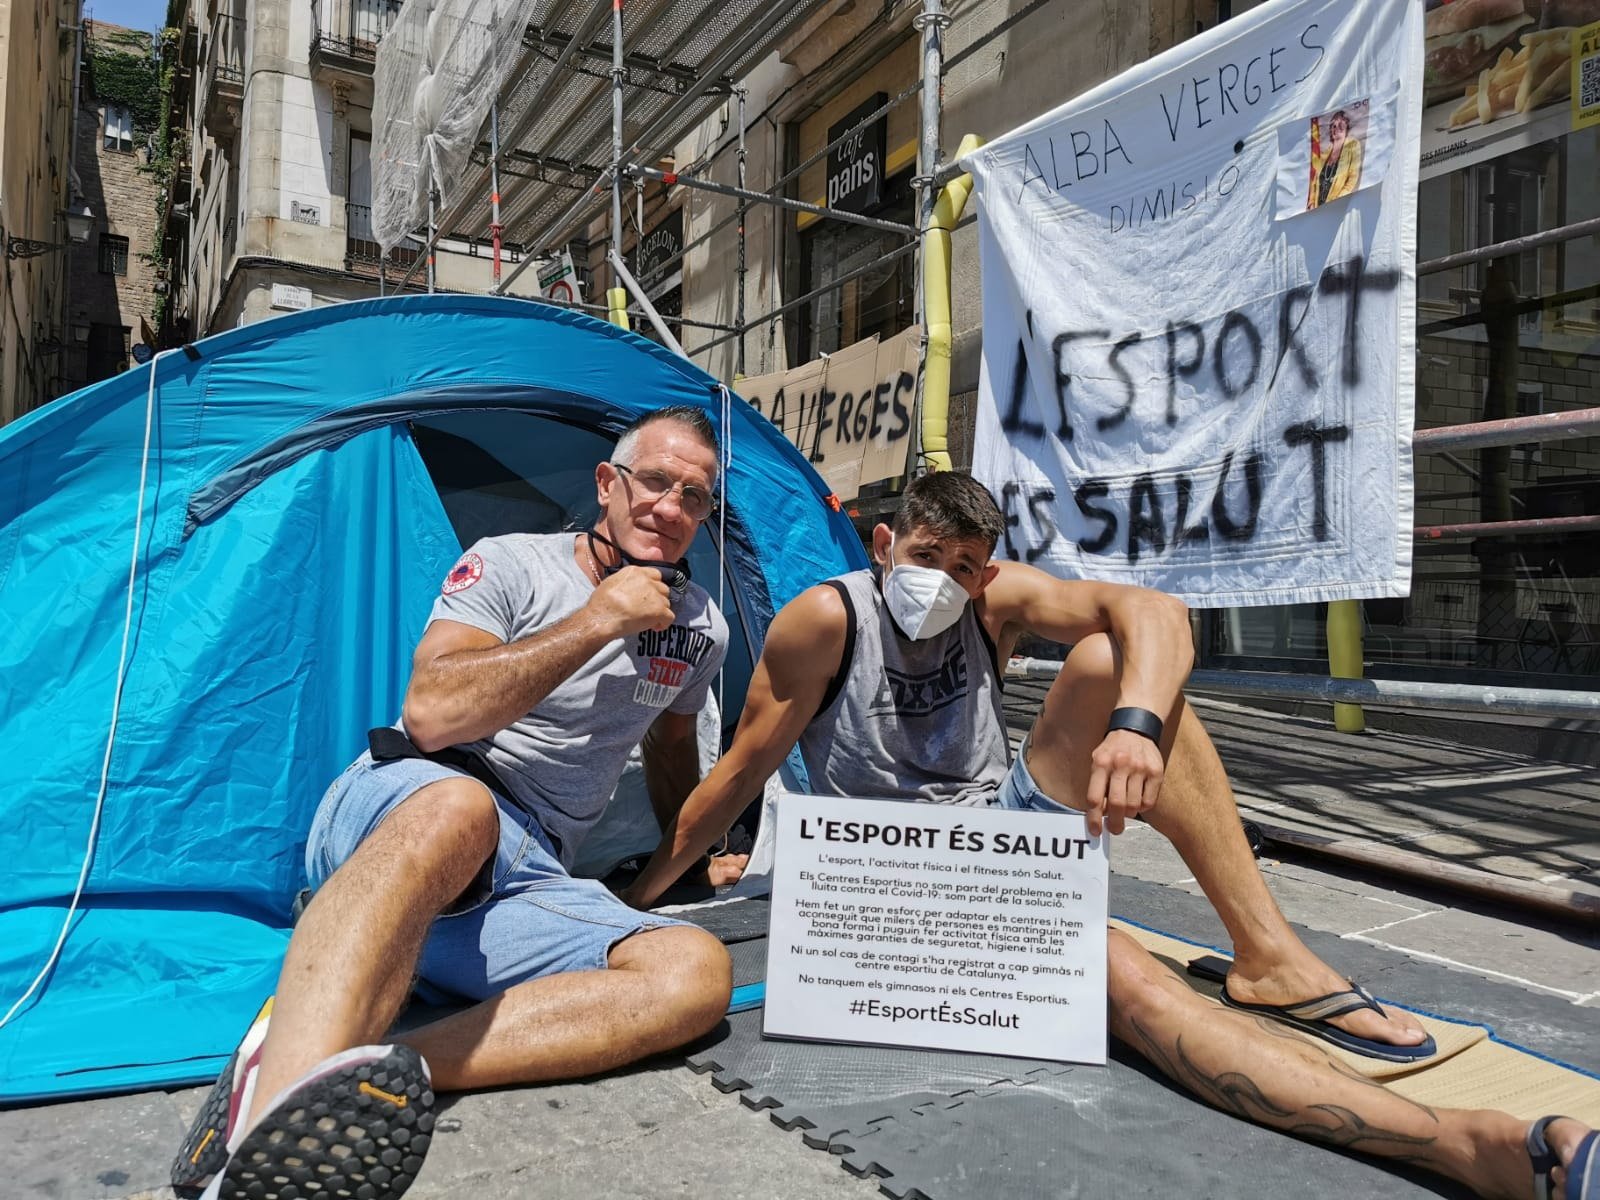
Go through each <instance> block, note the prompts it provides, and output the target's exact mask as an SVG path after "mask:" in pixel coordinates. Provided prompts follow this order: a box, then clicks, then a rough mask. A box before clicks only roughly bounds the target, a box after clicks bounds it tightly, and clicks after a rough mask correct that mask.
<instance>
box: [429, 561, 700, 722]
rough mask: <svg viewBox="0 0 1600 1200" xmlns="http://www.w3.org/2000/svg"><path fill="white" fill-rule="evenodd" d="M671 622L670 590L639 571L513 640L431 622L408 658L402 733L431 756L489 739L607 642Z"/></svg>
mask: <svg viewBox="0 0 1600 1200" xmlns="http://www.w3.org/2000/svg"><path fill="white" fill-rule="evenodd" d="M671 624H672V603H671V593H670V592H669V591H668V590H667V585H666V584H665V583H663V582H662V581H661V577H660V575H658V574H657V573H656V572H654V571H649V570H645V569H643V568H639V567H625V568H624V569H622V570H621V571H618V572H617V573H616V574H614V575H611V576H609V577H607V579H606V580H605V582H604V583H602V584H600V586H599V587H597V588H595V591H594V595H593V596H591V597H590V598H589V601H588V603H586V604H585V605H584V606H583V607H582V608H581V609H579V610H578V611H577V612H575V613H573V614H572V615H571V616H570V617H567V618H566V619H565V620H562V621H557V622H556V623H555V624H554V625H551V626H550V627H548V628H546V629H541V630H540V631H539V632H538V633H535V634H533V635H532V636H531V637H525V638H521V639H519V640H517V641H515V642H510V643H507V642H502V641H501V640H500V639H499V638H497V637H495V636H494V634H492V633H488V632H486V631H485V630H482V629H477V628H474V627H473V626H471V625H463V624H461V623H460V622H458V621H447V620H439V621H434V622H433V623H432V624H431V625H429V626H428V629H427V632H426V633H424V634H423V635H422V641H420V642H419V643H417V652H416V654H415V655H414V656H413V658H412V664H411V683H410V685H409V686H408V687H407V688H406V699H405V707H404V708H403V710H402V714H403V719H404V721H405V727H406V732H407V734H408V735H409V736H410V737H411V740H412V741H413V742H415V743H416V745H417V748H418V749H420V750H423V751H425V752H430V753H431V752H432V751H434V750H442V749H443V748H444V747H446V746H455V745H459V744H460V743H462V742H475V741H477V740H478V739H479V738H486V737H489V736H490V735H491V734H494V733H498V732H499V731H500V730H502V729H504V728H505V727H506V726H508V725H510V724H511V723H512V722H513V721H515V720H517V718H519V717H521V716H523V715H524V714H526V713H527V712H529V711H530V710H531V709H533V708H534V706H536V705H537V704H538V703H539V702H540V701H541V700H543V699H544V698H545V697H546V696H548V695H549V694H550V693H551V692H553V691H555V689H556V688H557V687H559V686H560V685H561V684H562V683H564V682H565V681H566V680H567V679H569V678H571V676H572V674H573V672H575V671H577V669H578V668H579V667H581V666H582V665H583V664H584V663H586V662H588V661H589V660H590V659H591V658H593V657H594V656H595V655H596V654H598V653H599V652H600V650H601V649H602V648H604V647H605V646H606V644H607V643H609V642H612V641H615V640H616V639H617V638H621V637H628V636H631V635H632V634H635V633H638V632H640V631H641V630H645V629H666V628H667V627H668V626H670V625H671Z"/></svg>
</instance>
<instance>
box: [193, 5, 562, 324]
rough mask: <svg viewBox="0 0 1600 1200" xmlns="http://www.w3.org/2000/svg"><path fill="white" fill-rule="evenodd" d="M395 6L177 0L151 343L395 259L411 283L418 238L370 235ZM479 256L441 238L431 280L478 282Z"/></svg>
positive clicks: (474, 248) (281, 307)
mask: <svg viewBox="0 0 1600 1200" xmlns="http://www.w3.org/2000/svg"><path fill="white" fill-rule="evenodd" d="M399 8H400V3H399V0H249V2H247V0H182V11H181V13H175V14H174V25H175V28H176V29H177V30H178V33H177V35H176V36H175V37H174V50H173V54H174V69H175V79H176V86H175V88H174V91H173V106H174V110H175V114H174V124H175V126H176V127H177V128H181V129H182V130H183V131H184V132H185V134H186V137H184V138H183V144H182V147H181V148H182V150H183V152H184V157H183V159H182V160H181V161H180V160H179V159H178V158H176V157H175V158H174V170H173V177H172V187H171V193H170V201H169V203H168V205H167V209H166V213H165V216H164V234H165V238H164V255H165V257H166V259H167V262H168V263H169V268H168V269H169V271H170V273H171V279H172V284H173V291H172V297H171V301H170V304H169V308H168V311H167V312H166V313H164V314H163V318H164V321H165V323H166V333H165V337H166V339H167V340H169V341H173V340H182V339H187V338H195V337H202V336H205V335H207V334H212V333H217V332H220V331H222V330H225V329H231V328H233V327H235V326H237V325H241V324H245V323H248V322H253V321H259V320H264V319H266V318H269V317H274V316H278V315H280V314H282V313H283V312H289V311H295V310H297V309H302V308H308V307H313V306H316V305H322V304H330V303H336V302H340V301H345V300H355V299H365V298H368V297H372V296H376V295H378V294H379V292H380V290H384V289H387V290H390V291H392V290H393V289H394V288H395V287H396V286H397V284H398V283H399V281H400V280H401V279H403V278H404V277H405V276H406V275H407V273H408V272H409V280H408V281H407V287H408V288H409V289H410V290H420V289H422V288H423V287H425V285H426V264H425V263H423V262H419V261H418V260H419V255H420V251H421V244H420V243H417V244H414V245H411V246H405V245H402V246H400V247H397V248H395V249H394V250H392V251H391V252H390V253H389V255H388V256H387V257H385V256H383V255H382V254H381V251H380V248H379V246H378V245H377V243H376V242H375V241H374V240H373V235H372V224H371V220H372V210H371V198H372V193H371V183H372V157H371V155H372V98H373V92H372V72H373V65H374V63H375V61H376V57H377V48H378V45H379V43H380V42H381V41H382V39H383V34H384V32H385V30H387V29H388V27H389V26H390V24H392V22H393V20H394V18H395V15H396V14H397V13H398V11H399ZM490 254H491V251H490V247H489V244H488V242H487V241H486V240H483V241H479V240H468V239H448V240H446V241H444V242H442V243H441V244H440V246H439V252H438V255H437V262H436V278H437V286H438V287H440V288H441V289H444V290H449V291H487V290H488V289H489V287H490V285H491V283H492V263H491V261H490ZM518 257H519V254H518V251H517V250H516V248H514V247H512V248H508V249H507V250H506V251H505V258H506V261H508V262H514V261H517V259H518ZM380 273H381V274H382V275H383V276H384V277H385V279H384V280H383V281H380ZM519 282H520V281H519ZM534 285H535V281H534V280H532V278H531V277H529V282H528V289H529V290H531V289H532V287H533V286H534ZM513 290H518V291H520V289H513Z"/></svg>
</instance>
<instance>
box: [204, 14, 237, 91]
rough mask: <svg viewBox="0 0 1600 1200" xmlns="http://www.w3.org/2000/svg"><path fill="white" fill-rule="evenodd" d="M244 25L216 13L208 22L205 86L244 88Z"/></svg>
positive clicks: (232, 18) (234, 18)
mask: <svg viewBox="0 0 1600 1200" xmlns="http://www.w3.org/2000/svg"><path fill="white" fill-rule="evenodd" d="M244 37H245V26H244V22H243V21H241V20H239V19H238V18H237V17H230V16H228V15H227V14H226V13H218V14H217V15H216V17H215V18H213V19H212V22H211V36H210V38H209V39H207V46H206V69H205V87H206V89H207V90H208V91H209V89H210V88H211V87H213V86H215V85H216V84H231V85H233V86H234V87H236V88H238V87H243V86H244Z"/></svg>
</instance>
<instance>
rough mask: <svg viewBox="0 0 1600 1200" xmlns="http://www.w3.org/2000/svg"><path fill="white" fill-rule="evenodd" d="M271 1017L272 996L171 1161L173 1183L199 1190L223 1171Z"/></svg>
mask: <svg viewBox="0 0 1600 1200" xmlns="http://www.w3.org/2000/svg"><path fill="white" fill-rule="evenodd" d="M271 1016H272V997H271V996H268V997H267V1002H266V1003H265V1004H263V1005H262V1006H261V1011H260V1012H258V1013H257V1014H256V1018H255V1020H253V1021H251V1022H250V1028H249V1030H248V1031H246V1033H245V1035H244V1040H243V1041H241V1042H240V1043H239V1048H238V1049H237V1050H235V1051H234V1052H233V1057H232V1058H230V1059H228V1065H227V1066H225V1067H223V1068H222V1074H221V1075H218V1076H217V1082H216V1083H214V1084H212V1085H211V1093H210V1094H209V1095H208V1096H207V1097H206V1099H205V1103H204V1104H202V1105H201V1106H200V1112H199V1113H198V1114H197V1115H196V1116H195V1119H194V1124H193V1125H191V1126H190V1127H189V1136H188V1137H186V1138H184V1140H183V1147H182V1149H180V1150H179V1151H178V1157H176V1158H175V1159H173V1160H172V1186H173V1187H175V1188H193V1189H196V1190H198V1189H200V1188H203V1187H205V1186H206V1184H208V1183H210V1182H211V1177H212V1176H213V1175H215V1174H216V1173H217V1172H218V1171H220V1170H222V1167H223V1164H225V1163H226V1162H227V1161H228V1134H229V1132H230V1131H231V1130H232V1128H233V1125H234V1122H235V1121H237V1120H238V1118H239V1115H240V1114H241V1113H246V1112H249V1111H250V1099H251V1096H252V1094H253V1093H254V1092H255V1081H256V1065H257V1063H259V1062H260V1059H261V1043H262V1042H263V1041H265V1040H266V1036H267V1020H268V1018H270V1017H271Z"/></svg>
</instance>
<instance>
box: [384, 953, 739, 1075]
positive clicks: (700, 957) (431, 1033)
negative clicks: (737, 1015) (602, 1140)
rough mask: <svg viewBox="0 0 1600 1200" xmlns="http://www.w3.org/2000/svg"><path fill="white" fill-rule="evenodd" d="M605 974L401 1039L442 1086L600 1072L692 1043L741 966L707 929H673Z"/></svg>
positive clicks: (529, 989) (519, 990)
mask: <svg viewBox="0 0 1600 1200" xmlns="http://www.w3.org/2000/svg"><path fill="white" fill-rule="evenodd" d="M608 964H609V969H608V970H604V971H575V972H571V973H569V974H565V975H551V976H548V977H546V978H544V979H534V980H530V981H529V982H527V983H523V984H518V985H517V986H516V987H514V988H511V989H510V990H509V991H507V992H505V993H503V994H502V995H499V996H495V997H493V998H491V999H489V1000H485V1001H484V1002H483V1003H482V1004H477V1005H474V1006H473V1007H472V1008H469V1009H466V1010H464V1011H462V1012H459V1013H455V1014H452V1015H451V1016H448V1017H446V1018H444V1019H443V1020H442V1021H435V1022H434V1023H433V1024H431V1025H425V1026H423V1027H422V1028H420V1029H415V1030H412V1031H411V1032H409V1033H407V1034H404V1035H403V1036H402V1037H401V1038H400V1039H399V1040H400V1041H402V1042H405V1043H406V1044H407V1045H409V1046H411V1047H413V1048H414V1049H416V1050H417V1051H418V1052H420V1053H421V1054H422V1056H423V1057H424V1058H425V1059H427V1060H428V1066H429V1069H430V1070H431V1071H432V1073H433V1085H434V1087H435V1088H438V1089H439V1090H441V1091H460V1090H464V1089H468V1088H484V1087H496V1086H499V1085H502V1084H507V1083H537V1082H540V1081H542V1080H547V1079H570V1078H573V1077H575V1076H579V1075H592V1074H595V1073H596V1072H598V1071H606V1070H610V1069H611V1068H613V1067H620V1066H622V1065H623V1064H625V1063H630V1062H635V1061H637V1060H638V1059H641V1058H645V1057H646V1056H648V1055H651V1054H660V1053H662V1052H663V1051H666V1050H671V1049H674V1048H675V1047H678V1046H682V1045H683V1044H684V1043H686V1042H689V1041H692V1040H693V1039H694V1038H697V1037H699V1036H700V1035H701V1034H703V1033H706V1032H707V1031H709V1030H710V1029H711V1028H712V1027H714V1026H715V1025H716V1024H717V1022H718V1021H720V1020H721V1019H722V1017H723V1014H724V1013H726V1012H727V1011H728V998H729V995H730V994H731V992H732V988H733V968H732V963H731V961H730V960H729V958H728V954H727V951H726V950H724V949H723V947H722V943H721V942H719V941H718V940H717V939H716V938H715V937H713V936H712V935H711V934H709V933H706V932H705V931H704V930H703V929H693V928H686V927H681V926H673V927H671V928H667V929H652V930H647V931H645V932H643V933H636V934H634V935H633V936H632V937H630V938H628V939H626V940H625V941H622V942H619V943H618V944H617V945H616V947H614V948H613V949H612V951H611V955H610V957H609V959H608Z"/></svg>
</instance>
